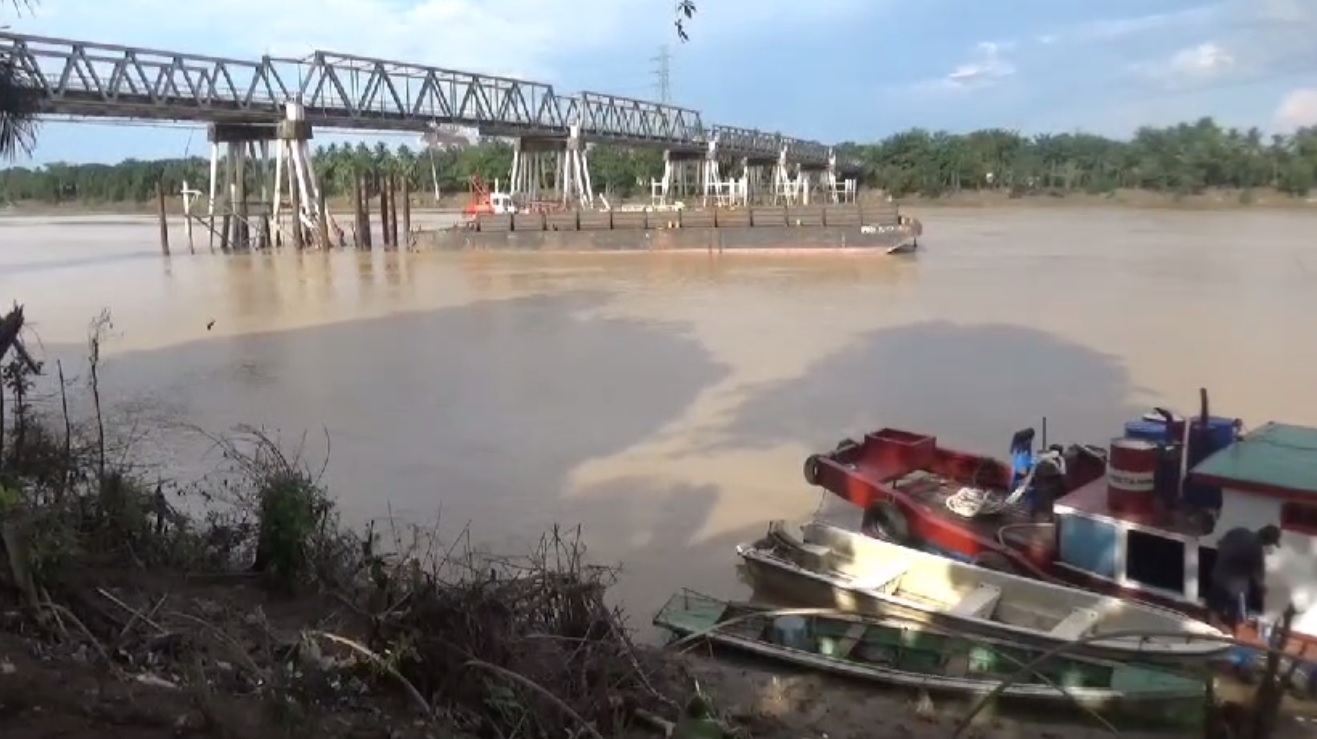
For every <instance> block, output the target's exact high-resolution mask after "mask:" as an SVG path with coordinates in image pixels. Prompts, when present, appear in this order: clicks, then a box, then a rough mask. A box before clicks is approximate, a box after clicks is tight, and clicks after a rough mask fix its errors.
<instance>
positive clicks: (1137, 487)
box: [1107, 437, 1161, 513]
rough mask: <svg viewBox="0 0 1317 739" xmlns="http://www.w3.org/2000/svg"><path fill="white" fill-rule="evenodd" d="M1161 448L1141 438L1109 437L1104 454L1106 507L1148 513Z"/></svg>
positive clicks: (1151, 509) (1124, 511)
mask: <svg viewBox="0 0 1317 739" xmlns="http://www.w3.org/2000/svg"><path fill="white" fill-rule="evenodd" d="M1160 459H1161V448H1160V447H1158V446H1157V445H1156V444H1154V443H1153V442H1151V441H1146V440H1144V439H1129V438H1124V437H1122V438H1119V439H1112V440H1111V453H1110V454H1109V455H1108V456H1107V506H1108V507H1109V508H1111V510H1112V511H1115V512H1120V513H1152V512H1153V510H1154V506H1155V502H1156V497H1157V495H1156V489H1157V462H1158V460H1160Z"/></svg>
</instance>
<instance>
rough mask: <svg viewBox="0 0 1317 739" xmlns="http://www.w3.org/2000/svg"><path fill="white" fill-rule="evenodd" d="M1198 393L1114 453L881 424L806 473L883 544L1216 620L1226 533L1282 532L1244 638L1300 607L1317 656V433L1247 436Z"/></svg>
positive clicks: (1299, 635)
mask: <svg viewBox="0 0 1317 739" xmlns="http://www.w3.org/2000/svg"><path fill="white" fill-rule="evenodd" d="M1200 394H1201V409H1200V412H1199V413H1198V415H1197V416H1195V417H1192V418H1189V419H1185V418H1182V417H1179V416H1176V415H1175V414H1173V413H1170V412H1169V411H1166V410H1164V409H1156V410H1154V411H1153V412H1152V413H1149V414H1147V415H1145V416H1144V417H1143V418H1140V419H1137V420H1134V421H1131V422H1129V423H1126V424H1125V429H1124V433H1123V434H1122V435H1121V436H1119V437H1117V438H1115V439H1112V441H1111V443H1110V445H1109V446H1108V447H1107V448H1106V449H1105V450H1104V449H1100V448H1095V447H1092V446H1086V445H1072V446H1070V447H1068V448H1063V447H1060V446H1051V447H1047V446H1046V443H1045V441H1044V449H1042V450H1041V451H1035V449H1034V437H1035V434H1034V432H1033V430H1032V429H1025V430H1024V431H1021V432H1018V433H1016V434H1015V437H1014V439H1013V440H1012V445H1011V453H1012V459H1011V462H1010V463H1006V462H1002V461H998V460H996V459H993V458H991V457H985V456H981V455H975V454H969V453H965V452H960V451H955V450H951V449H946V448H943V447H940V446H939V445H938V443H937V438H936V437H935V436H933V435H930V434H922V433H917V432H911V431H904V430H900V429H892V428H883V429H880V430H878V431H875V432H872V433H869V434H866V435H865V436H864V438H863V439H861V440H858V441H856V440H849V439H848V440H845V441H843V442H842V443H841V444H839V445H838V446H837V449H836V450H834V451H833V452H831V453H828V454H815V455H811V456H810V457H809V458H808V459H807V460H806V462H805V480H806V481H807V482H809V483H810V484H812V485H817V486H819V487H823V488H825V489H827V490H829V491H831V492H832V493H834V494H836V495H838V496H840V497H842V498H844V499H846V500H848V501H850V502H851V503H853V504H854V505H856V506H858V507H859V508H860V509H861V510H862V511H863V512H864V513H863V522H862V524H861V529H862V531H863V532H864V533H866V534H868V535H870V536H876V537H879V538H884V539H888V540H891V541H895V542H897V543H899V544H903V545H906V546H911V547H915V548H920V549H925V550H929V551H933V552H936V553H939V554H941V555H943V556H947V557H952V558H955V559H959V560H962V561H967V562H972V563H974V564H977V565H979V566H981V567H986V568H989V569H998V570H1004V571H1009V572H1014V573H1017V574H1022V575H1027V576H1031V577H1036V578H1040V579H1044V580H1051V581H1059V582H1063V583H1066V584H1070V585H1073V586H1077V587H1080V588H1083V589H1086V590H1092V591H1095V592H1099V593H1104V594H1109V595H1115V596H1119V597H1123V598H1129V599H1132V600H1138V601H1143V602H1148V603H1152V604H1155V605H1159V606H1163V607H1167V608H1171V609H1174V610H1177V611H1180V612H1182V613H1185V614H1187V615H1191V616H1193V617H1195V618H1204V617H1205V616H1206V613H1207V609H1206V605H1205V602H1204V598H1205V596H1206V594H1207V592H1208V585H1209V578H1210V576H1211V572H1212V566H1213V563H1214V561H1215V556H1216V544H1217V541H1218V540H1219V539H1220V537H1221V535H1222V534H1224V533H1225V532H1227V531H1229V530H1231V529H1233V528H1237V527H1247V528H1249V529H1257V528H1259V527H1261V526H1263V525H1266V524H1273V525H1276V526H1278V527H1280V529H1281V530H1282V532H1283V534H1282V536H1281V541H1280V545H1279V547H1278V549H1277V551H1276V552H1275V553H1273V554H1271V555H1269V556H1268V558H1267V559H1268V575H1267V584H1268V588H1267V592H1266V596H1265V598H1264V597H1263V595H1262V594H1261V593H1258V592H1253V593H1250V596H1249V598H1248V610H1249V612H1250V614H1251V616H1252V618H1251V619H1250V621H1249V624H1248V625H1247V626H1245V627H1242V628H1241V629H1240V630H1239V631H1238V632H1237V634H1236V636H1237V637H1238V638H1240V639H1244V640H1247V641H1253V642H1255V643H1258V644H1262V643H1266V639H1268V638H1269V635H1270V627H1271V625H1273V624H1274V623H1275V622H1276V620H1277V619H1278V617H1279V615H1280V612H1281V611H1282V610H1283V609H1284V608H1285V606H1286V605H1287V604H1290V603H1292V604H1293V606H1294V608H1295V609H1296V610H1297V615H1296V616H1295V618H1294V620H1293V623H1292V625H1291V640H1290V649H1291V650H1293V651H1295V652H1298V653H1302V652H1309V653H1310V654H1311V655H1312V658H1313V659H1317V651H1314V650H1313V647H1317V557H1314V553H1317V428H1311V427H1305V426H1296V425H1292V424H1284V423H1275V422H1272V423H1267V424H1265V425H1263V426H1261V427H1258V428H1256V429H1253V430H1251V431H1248V432H1245V431H1244V429H1243V424H1242V422H1241V421H1239V420H1238V419H1234V418H1223V417H1217V416H1212V415H1210V413H1209V412H1208V401H1207V391H1206V390H1203V391H1200ZM1045 429H1046V426H1045V425H1044V435H1045V434H1046V430H1045ZM1236 656H1237V657H1241V658H1244V659H1248V660H1251V659H1253V658H1254V657H1255V655H1249V656H1247V657H1243V656H1241V655H1236ZM1296 675H1297V676H1298V677H1299V678H1300V679H1302V681H1303V683H1304V685H1303V688H1304V690H1305V691H1308V687H1307V686H1309V685H1312V686H1314V687H1317V672H1314V670H1312V669H1311V666H1310V669H1305V670H1300V671H1299V672H1298V673H1296Z"/></svg>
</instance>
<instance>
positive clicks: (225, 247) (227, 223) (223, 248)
mask: <svg viewBox="0 0 1317 739" xmlns="http://www.w3.org/2000/svg"><path fill="white" fill-rule="evenodd" d="M232 225H233V216H232V215H230V214H228V213H224V215H222V216H221V217H220V252H221V253H223V254H228V253H229V230H230V228H231V227H232Z"/></svg>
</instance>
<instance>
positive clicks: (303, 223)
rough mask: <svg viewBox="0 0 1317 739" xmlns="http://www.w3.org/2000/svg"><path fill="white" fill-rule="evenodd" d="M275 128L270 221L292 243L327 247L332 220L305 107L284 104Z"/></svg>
mask: <svg viewBox="0 0 1317 739" xmlns="http://www.w3.org/2000/svg"><path fill="white" fill-rule="evenodd" d="M276 129H277V130H276V133H277V136H278V149H277V154H276V157H275V163H274V193H273V194H272V195H271V197H270V201H269V202H270V220H271V222H272V223H273V224H274V228H275V229H276V231H277V232H278V233H279V234H281V235H283V234H285V233H287V234H288V235H289V236H290V237H291V238H292V242H293V245H294V246H297V247H299V248H300V247H303V246H313V245H318V246H320V247H321V248H323V249H328V248H329V247H330V243H328V240H329V231H330V227H331V226H333V222H332V219H331V218H330V215H329V209H328V208H327V207H326V205H325V201H324V193H323V192H322V191H321V188H320V179H319V178H318V177H317V176H316V171H315V164H314V163H313V161H312V158H311V144H310V141H311V138H312V131H311V124H310V123H308V122H307V120H306V110H305V108H303V107H302V104H301V103H298V102H290V103H287V104H286V105H285V106H284V119H283V120H282V121H280V122H279V124H278V126H277V127H276ZM264 189H265V186H264V183H262V190H263V191H264ZM262 194H264V193H262ZM285 194H287V197H288V205H289V224H288V228H287V230H286V231H285V229H284V226H283V220H282V213H281V210H282V208H283V198H284V195H285ZM322 242H323V243H322Z"/></svg>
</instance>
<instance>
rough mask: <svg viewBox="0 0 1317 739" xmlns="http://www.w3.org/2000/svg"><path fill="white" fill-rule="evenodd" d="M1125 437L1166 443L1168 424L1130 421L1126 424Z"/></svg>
mask: <svg viewBox="0 0 1317 739" xmlns="http://www.w3.org/2000/svg"><path fill="white" fill-rule="evenodd" d="M1125 436H1126V437H1128V438H1131V439H1142V440H1144V441H1155V442H1157V443H1159V444H1160V443H1161V442H1164V441H1166V424H1165V423H1163V422H1161V421H1149V420H1146V419H1145V420H1141V421H1130V422H1128V423H1126V424H1125Z"/></svg>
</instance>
